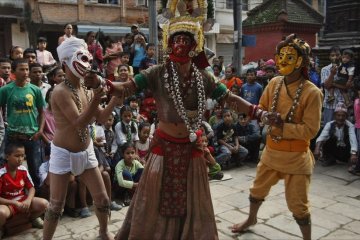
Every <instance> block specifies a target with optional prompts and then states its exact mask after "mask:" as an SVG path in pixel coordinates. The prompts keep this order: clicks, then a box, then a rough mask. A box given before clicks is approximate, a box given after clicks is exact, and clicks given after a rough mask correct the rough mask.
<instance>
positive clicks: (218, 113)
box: [209, 103, 223, 130]
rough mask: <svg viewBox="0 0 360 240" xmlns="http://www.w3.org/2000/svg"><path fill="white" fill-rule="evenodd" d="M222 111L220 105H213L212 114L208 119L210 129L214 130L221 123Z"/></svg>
mask: <svg viewBox="0 0 360 240" xmlns="http://www.w3.org/2000/svg"><path fill="white" fill-rule="evenodd" d="M222 111H223V108H222V106H221V105H220V104H218V103H217V104H215V106H214V114H213V115H212V116H211V117H210V118H209V124H210V126H211V128H212V129H214V130H215V129H216V128H217V126H218V125H219V124H220V123H221V122H222V119H223V118H222Z"/></svg>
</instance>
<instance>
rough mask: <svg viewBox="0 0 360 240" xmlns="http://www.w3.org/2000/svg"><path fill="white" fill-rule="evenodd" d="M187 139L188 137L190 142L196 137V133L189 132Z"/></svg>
mask: <svg viewBox="0 0 360 240" xmlns="http://www.w3.org/2000/svg"><path fill="white" fill-rule="evenodd" d="M189 139H190V142H195V141H196V139H197V136H196V133H194V132H190V134H189Z"/></svg>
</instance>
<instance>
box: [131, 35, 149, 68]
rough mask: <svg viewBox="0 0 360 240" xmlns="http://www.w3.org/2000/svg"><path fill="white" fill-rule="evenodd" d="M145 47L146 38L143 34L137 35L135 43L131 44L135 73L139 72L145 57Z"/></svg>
mask: <svg viewBox="0 0 360 240" xmlns="http://www.w3.org/2000/svg"><path fill="white" fill-rule="evenodd" d="M145 49H146V42H145V38H144V37H143V36H142V35H141V34H137V35H135V37H134V43H133V44H132V45H131V53H132V54H133V55H134V59H133V63H132V66H133V68H134V74H135V75H136V74H138V73H139V69H140V62H141V60H142V59H143V58H144V57H145Z"/></svg>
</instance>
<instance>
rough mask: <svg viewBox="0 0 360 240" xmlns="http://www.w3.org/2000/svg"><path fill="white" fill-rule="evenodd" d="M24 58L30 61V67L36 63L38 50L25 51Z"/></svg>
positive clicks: (29, 49) (28, 49)
mask: <svg viewBox="0 0 360 240" xmlns="http://www.w3.org/2000/svg"><path fill="white" fill-rule="evenodd" d="M24 58H25V59H27V60H28V61H29V65H30V64H33V63H36V62H37V60H36V58H37V57H36V50H35V49H33V48H27V49H25V51H24Z"/></svg>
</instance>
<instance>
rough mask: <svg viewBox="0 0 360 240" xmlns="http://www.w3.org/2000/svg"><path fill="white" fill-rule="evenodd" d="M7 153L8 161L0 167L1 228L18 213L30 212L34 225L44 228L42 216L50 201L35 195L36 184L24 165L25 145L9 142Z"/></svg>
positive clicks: (0, 233)
mask: <svg viewBox="0 0 360 240" xmlns="http://www.w3.org/2000/svg"><path fill="white" fill-rule="evenodd" d="M5 155H6V161H7V162H6V164H5V166H4V167H2V168H1V169H0V229H2V226H4V224H5V222H6V220H7V219H9V218H11V217H14V216H15V215H16V214H18V213H28V214H29V218H30V220H31V223H32V226H33V227H35V228H43V221H42V219H41V218H40V216H41V215H42V214H43V213H44V212H45V209H46V208H47V206H48V204H49V203H48V201H47V200H46V199H43V198H38V197H34V196H35V188H34V184H33V182H32V180H31V177H30V175H29V172H28V171H27V169H26V168H25V167H24V166H22V163H23V161H24V160H25V148H24V145H22V144H20V143H17V142H14V143H10V144H8V145H7V146H6V149H5ZM0 235H2V230H1V231H0Z"/></svg>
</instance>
